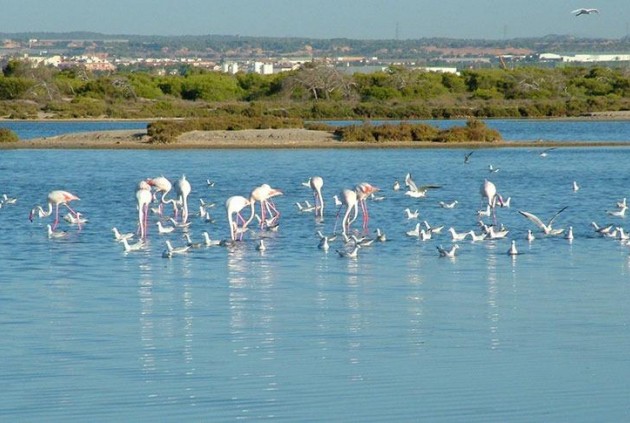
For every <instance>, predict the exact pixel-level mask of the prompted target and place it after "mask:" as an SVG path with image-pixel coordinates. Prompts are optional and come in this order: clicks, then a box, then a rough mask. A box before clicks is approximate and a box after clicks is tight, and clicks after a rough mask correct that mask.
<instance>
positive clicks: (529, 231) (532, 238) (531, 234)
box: [525, 229, 536, 242]
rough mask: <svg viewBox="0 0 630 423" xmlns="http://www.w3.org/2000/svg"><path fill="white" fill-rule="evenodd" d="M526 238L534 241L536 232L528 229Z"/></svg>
mask: <svg viewBox="0 0 630 423" xmlns="http://www.w3.org/2000/svg"><path fill="white" fill-rule="evenodd" d="M525 239H526V240H527V241H528V242H532V241H533V240H534V239H536V237H535V236H534V233H533V232H532V230H531V229H528V230H527V235H526V236H525Z"/></svg>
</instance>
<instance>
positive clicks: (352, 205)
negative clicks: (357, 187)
mask: <svg viewBox="0 0 630 423" xmlns="http://www.w3.org/2000/svg"><path fill="white" fill-rule="evenodd" d="M339 197H341V200H339V201H340V202H341V206H340V207H339V211H338V212H337V219H339V213H340V212H341V209H342V208H343V207H344V206H345V207H346V212H345V213H344V215H343V219H341V232H342V233H343V234H344V235H347V233H348V232H349V231H350V225H351V224H352V222H354V221H355V220H356V218H357V215H358V213H359V212H358V208H357V202H358V200H357V193H356V191H353V190H351V189H344V190H343V191H342V192H341V193H340V194H339ZM353 211H354V216H353V217H350V213H352V212H353ZM337 219H336V220H335V230H334V231H333V232H336V230H337Z"/></svg>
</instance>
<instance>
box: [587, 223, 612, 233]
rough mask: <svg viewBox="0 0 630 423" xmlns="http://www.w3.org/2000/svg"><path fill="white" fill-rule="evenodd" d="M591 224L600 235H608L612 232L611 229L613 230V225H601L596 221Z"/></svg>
mask: <svg viewBox="0 0 630 423" xmlns="http://www.w3.org/2000/svg"><path fill="white" fill-rule="evenodd" d="M591 225H592V226H593V229H595V232H597V233H598V234H600V235H606V234H608V233H610V231H612V230H613V225H607V226H599V225H598V224H597V223H595V222H591Z"/></svg>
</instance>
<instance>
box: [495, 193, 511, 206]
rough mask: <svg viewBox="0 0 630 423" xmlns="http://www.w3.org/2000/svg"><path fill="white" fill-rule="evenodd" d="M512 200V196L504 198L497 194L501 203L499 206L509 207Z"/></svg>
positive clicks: (498, 201) (498, 202)
mask: <svg viewBox="0 0 630 423" xmlns="http://www.w3.org/2000/svg"><path fill="white" fill-rule="evenodd" d="M511 201H512V197H508V198H503V197H501V196H500V195H498V194H497V204H498V205H499V207H505V208H509V207H510V202H511Z"/></svg>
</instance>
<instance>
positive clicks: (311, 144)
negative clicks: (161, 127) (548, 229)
mask: <svg viewBox="0 0 630 423" xmlns="http://www.w3.org/2000/svg"><path fill="white" fill-rule="evenodd" d="M524 146H526V147H532V146H536V147H559V146H563V147H568V146H572V147H592V146H599V147H601V146H627V147H630V143H599V142H598V143H585V142H566V141H563V142H551V141H523V142H515V141H510V142H458V143H437V142H419V141H375V142H351V141H340V140H339V139H337V138H336V137H335V135H334V134H333V133H331V132H328V131H313V130H308V129H246V130H238V131H192V132H187V133H185V134H182V135H181V136H180V137H179V138H178V139H177V141H176V142H173V143H168V144H157V143H151V139H150V137H149V136H148V135H147V132H146V130H137V129H135V130H112V131H95V132H79V133H71V134H64V135H58V136H54V137H43V138H35V139H32V140H26V141H19V142H17V143H0V149H121V150H123V149H146V150H177V149H269V148H284V149H292V148H311V149H313V148H355V149H373V148H500V147H524Z"/></svg>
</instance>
